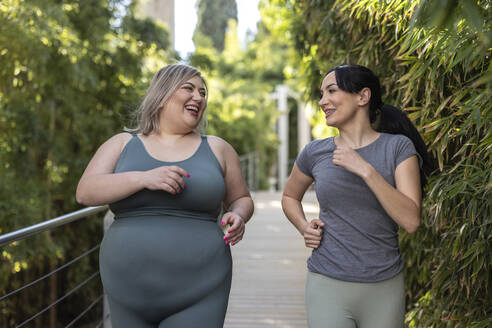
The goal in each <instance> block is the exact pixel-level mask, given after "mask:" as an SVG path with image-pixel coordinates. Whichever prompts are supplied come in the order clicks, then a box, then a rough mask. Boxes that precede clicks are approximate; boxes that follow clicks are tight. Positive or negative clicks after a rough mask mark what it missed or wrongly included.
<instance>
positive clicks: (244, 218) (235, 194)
mask: <svg viewBox="0 0 492 328" xmlns="http://www.w3.org/2000/svg"><path fill="white" fill-rule="evenodd" d="M209 140H210V141H211V146H212V147H213V149H214V152H215V151H216V152H217V153H219V156H218V157H219V160H220V161H221V162H222V165H223V169H224V181H225V187H226V196H225V199H224V205H225V208H226V210H227V212H226V213H225V214H224V215H223V217H222V224H223V225H225V224H230V225H231V226H230V228H229V230H228V232H227V233H226V235H225V237H226V242H229V243H231V244H232V245H234V244H236V243H238V242H239V241H240V240H241V239H242V238H243V234H244V228H245V223H246V222H248V221H249V219H250V218H251V216H252V215H253V211H254V205H253V200H252V199H251V195H250V193H249V191H248V187H247V185H246V182H245V181H244V178H243V175H242V172H241V164H240V162H239V157H238V155H237V153H236V151H235V150H234V148H232V146H231V145H229V144H228V143H227V142H225V141H224V140H222V139H220V138H217V137H212V138H210V139H209Z"/></svg>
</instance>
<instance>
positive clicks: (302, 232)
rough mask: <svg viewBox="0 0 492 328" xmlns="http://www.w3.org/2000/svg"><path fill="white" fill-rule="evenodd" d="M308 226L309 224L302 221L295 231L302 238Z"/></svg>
mask: <svg viewBox="0 0 492 328" xmlns="http://www.w3.org/2000/svg"><path fill="white" fill-rule="evenodd" d="M308 226H309V222H307V221H306V220H303V221H302V222H301V226H300V227H299V228H298V229H297V230H298V231H299V233H300V234H301V236H304V233H305V232H306V229H307V227H308Z"/></svg>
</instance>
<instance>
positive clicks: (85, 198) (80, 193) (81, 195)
mask: <svg viewBox="0 0 492 328" xmlns="http://www.w3.org/2000/svg"><path fill="white" fill-rule="evenodd" d="M75 200H76V201H77V203H79V204H80V205H85V206H94V205H95V204H93V200H92V199H91V197H90V195H89V193H88V192H87V191H85V190H84V188H82V187H81V186H80V184H79V185H78V186H77V191H76V192H75Z"/></svg>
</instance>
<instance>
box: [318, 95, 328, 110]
mask: <svg viewBox="0 0 492 328" xmlns="http://www.w3.org/2000/svg"><path fill="white" fill-rule="evenodd" d="M327 98H328V97H327V95H326V93H324V94H323V95H322V96H321V98H320V100H319V102H318V105H319V107H323V105H326V104H327V103H328V99H327Z"/></svg>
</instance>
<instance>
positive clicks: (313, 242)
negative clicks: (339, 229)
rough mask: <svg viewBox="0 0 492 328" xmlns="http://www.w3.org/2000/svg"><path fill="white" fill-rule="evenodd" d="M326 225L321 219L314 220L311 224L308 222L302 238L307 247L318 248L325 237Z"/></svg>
mask: <svg viewBox="0 0 492 328" xmlns="http://www.w3.org/2000/svg"><path fill="white" fill-rule="evenodd" d="M324 225H325V224H324V223H323V221H321V220H320V219H313V220H311V222H306V225H305V227H304V231H303V233H302V236H303V237H304V243H305V244H306V247H309V248H318V247H319V245H320V243H321V238H322V237H323V228H322V227H323V226H324Z"/></svg>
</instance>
